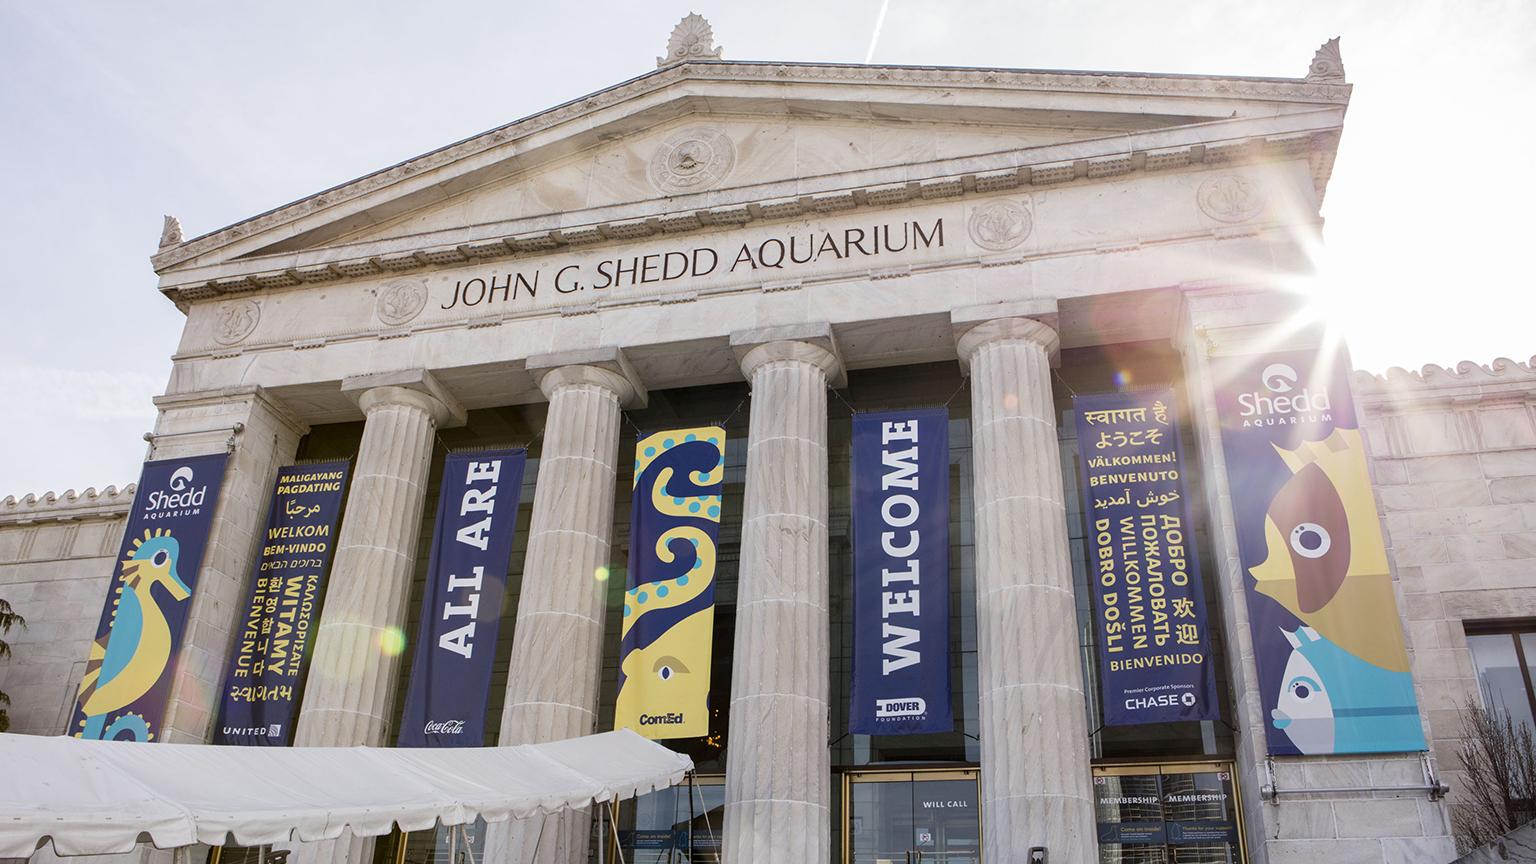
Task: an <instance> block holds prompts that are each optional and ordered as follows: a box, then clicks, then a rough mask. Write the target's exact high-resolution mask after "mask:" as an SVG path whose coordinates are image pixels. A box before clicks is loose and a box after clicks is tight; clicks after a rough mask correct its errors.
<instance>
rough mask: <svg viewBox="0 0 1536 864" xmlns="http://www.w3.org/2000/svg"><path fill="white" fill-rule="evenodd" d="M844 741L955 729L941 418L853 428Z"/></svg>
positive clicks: (904, 415)
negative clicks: (849, 679)
mask: <svg viewBox="0 0 1536 864" xmlns="http://www.w3.org/2000/svg"><path fill="white" fill-rule="evenodd" d="M853 574H854V575H853V694H852V700H851V701H852V706H851V710H850V711H849V712H848V731H849V732H851V733H855V734H862V735H912V734H918V733H922V732H949V731H951V730H953V729H954V728H955V718H954V712H953V710H952V709H951V707H950V702H949V677H950V676H949V412H948V411H946V410H945V409H943V408H929V409H921V410H913V411H890V412H886V413H880V414H857V415H855V416H854V418H853Z"/></svg>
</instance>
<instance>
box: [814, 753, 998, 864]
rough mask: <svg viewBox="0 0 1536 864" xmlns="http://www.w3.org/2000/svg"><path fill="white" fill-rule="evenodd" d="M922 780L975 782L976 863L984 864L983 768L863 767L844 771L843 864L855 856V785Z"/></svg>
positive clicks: (841, 859)
mask: <svg viewBox="0 0 1536 864" xmlns="http://www.w3.org/2000/svg"><path fill="white" fill-rule="evenodd" d="M919 780H973V781H975V783H976V841H977V845H976V860H977V861H978V862H983V864H984V860H985V859H983V857H982V854H983V853H982V850H981V836H982V831H983V830H985V828H984V826H985V823H986V818H987V814H986V812H985V808H983V807H982V806H981V769H980V768H964V767H962V768H953V767H948V768H895V767H892V768H868V769H865V768H860V769H855V770H850V771H844V772H842V786H843V788H842V803H843V807H842V814H843V820H842V821H843V824H842V835H843V850H842V857H841V858H840V859H839V860H840V861H842V862H843V864H848V861H849V858H850V856H851V855H852V854H853V831H852V830H851V829H852V825H853V810H852V808H851V807H850V804H851V803H852V800H853V784H855V783H911V782H914V781H919Z"/></svg>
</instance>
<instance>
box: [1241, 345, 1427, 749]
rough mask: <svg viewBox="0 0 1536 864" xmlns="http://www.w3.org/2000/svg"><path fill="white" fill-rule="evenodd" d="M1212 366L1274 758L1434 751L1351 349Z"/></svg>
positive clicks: (1273, 355)
mask: <svg viewBox="0 0 1536 864" xmlns="http://www.w3.org/2000/svg"><path fill="white" fill-rule="evenodd" d="M1211 369H1212V373H1213V375H1214V377H1215V380H1216V408H1217V412H1218V413H1219V415H1220V418H1221V432H1222V451H1223V453H1224V454H1225V456H1226V462H1227V477H1228V481H1229V483H1230V485H1231V495H1232V511H1233V517H1234V519H1235V522H1236V528H1237V541H1238V554H1239V557H1240V559H1241V563H1242V567H1243V576H1244V584H1245V587H1246V589H1247V591H1246V593H1247V598H1248V620H1249V628H1250V630H1251V631H1252V635H1253V643H1254V656H1255V660H1256V662H1257V664H1258V667H1259V683H1260V686H1261V687H1262V690H1263V693H1262V696H1263V706H1264V721H1265V724H1264V725H1265V729H1264V731H1265V734H1266V738H1267V741H1268V744H1269V752H1270V753H1272V754H1275V755H1296V754H1306V755H1313V754H1343V753H1400V752H1408V751H1414V750H1423V749H1424V746H1425V744H1424V730H1423V726H1422V724H1421V723H1420V721H1419V707H1418V701H1417V699H1416V698H1415V696H1414V692H1413V678H1412V676H1411V675H1410V673H1409V669H1408V651H1407V648H1406V646H1405V642H1404V639H1403V627H1402V621H1401V618H1400V617H1399V615H1398V609H1397V601H1396V598H1395V596H1394V594H1393V589H1392V574H1391V571H1390V570H1389V568H1388V566H1387V552H1386V544H1385V542H1384V540H1383V538H1382V533H1381V520H1380V518H1379V517H1378V515H1377V510H1376V503H1375V498H1374V495H1373V493H1372V489H1371V481H1370V474H1369V467H1368V464H1367V459H1366V453H1365V447H1364V442H1363V441H1362V436H1361V431H1360V422H1359V417H1358V415H1357V413H1356V411H1355V405H1354V399H1353V397H1352V396H1351V395H1350V389H1349V370H1350V365H1349V357H1348V355H1347V354H1345V352H1344V351H1343V350H1342V349H1340V350H1338V351H1335V352H1331V353H1321V352H1282V353H1271V354H1261V355H1251V356H1239V357H1226V358H1214V359H1213V360H1212V361H1211Z"/></svg>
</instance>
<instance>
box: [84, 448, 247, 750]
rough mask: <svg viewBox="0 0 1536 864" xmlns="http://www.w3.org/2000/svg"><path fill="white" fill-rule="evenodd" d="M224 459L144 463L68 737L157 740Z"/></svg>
mask: <svg viewBox="0 0 1536 864" xmlns="http://www.w3.org/2000/svg"><path fill="white" fill-rule="evenodd" d="M228 458H229V457H228V455H227V454H224V453H219V454H215V455H212V456H194V457H191V458H187V459H167V460H163V461H159V462H146V463H144V471H143V473H142V474H140V475H139V489H138V492H137V493H135V494H134V496H133V509H132V510H130V511H129V512H128V525H127V527H126V528H125V529H124V531H123V545H122V549H121V550H120V551H119V552H118V553H117V562H118V563H117V572H116V574H115V575H114V576H113V578H112V582H111V587H110V589H109V590H108V591H107V601H106V606H105V608H104V609H102V612H101V622H100V623H99V624H98V625H97V627H96V638H95V640H94V641H92V642H91V648H90V655H89V656H88V657H87V658H86V664H85V677H83V678H82V679H80V691H79V695H78V696H77V698H76V700H75V710H74V713H73V715H72V717H71V719H70V723H69V729H68V730H67V731H68V733H69V734H72V735H74V736H75V737H76V738H93V739H104V740H127V741H151V740H153V739H154V738H155V737H156V735H157V730H158V729H159V727H160V722H161V719H162V715H163V714H164V713H165V708H166V704H167V703H168V702H169V701H170V696H171V679H172V677H173V676H172V674H171V673H172V672H173V669H172V666H171V660H172V658H174V657H175V656H176V651H177V649H178V648H179V647H180V645H181V636H182V631H183V630H184V629H185V628H186V623H187V612H188V610H189V609H190V608H191V606H192V592H193V590H194V589H196V588H197V573H198V570H199V568H200V567H201V566H202V561H203V551H204V549H205V547H206V546H207V544H208V530H209V528H210V527H212V525H213V511H214V509H215V507H216V506H217V505H218V501H219V487H220V486H221V485H222V484H223V482H224V463H225V461H226V460H227V459H228Z"/></svg>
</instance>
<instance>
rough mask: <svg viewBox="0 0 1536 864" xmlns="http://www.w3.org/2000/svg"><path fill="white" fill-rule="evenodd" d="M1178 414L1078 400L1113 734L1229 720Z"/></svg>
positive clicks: (1102, 681) (1121, 398) (1124, 401)
mask: <svg viewBox="0 0 1536 864" xmlns="http://www.w3.org/2000/svg"><path fill="white" fill-rule="evenodd" d="M1173 404H1174V403H1173V391H1172V390H1144V391H1138V392H1134V393H1101V394H1095V395H1089V396H1074V397H1073V399H1072V406H1073V408H1074V409H1075V411H1076V413H1077V449H1078V454H1079V461H1080V462H1081V463H1082V475H1083V484H1082V490H1083V514H1084V516H1085V519H1086V522H1087V529H1088V571H1089V581H1090V583H1091V584H1092V585H1093V587H1094V591H1093V594H1094V600H1095V601H1096V602H1095V604H1094V606H1095V610H1094V611H1095V618H1096V620H1097V629H1098V643H1099V644H1098V647H1099V651H1098V654H1099V692H1100V693H1101V694H1102V697H1103V703H1104V725H1106V726H1129V725H1133V724H1137V723H1168V722H1173V721H1179V720H1215V719H1217V718H1218V717H1220V716H1221V708H1220V706H1219V705H1218V704H1217V697H1216V670H1215V667H1214V666H1213V665H1212V660H1211V640H1210V636H1209V634H1208V633H1207V631H1206V628H1207V619H1206V615H1205V589H1204V587H1203V586H1202V584H1201V581H1200V562H1199V561H1198V560H1197V558H1196V555H1195V536H1194V532H1193V531H1192V530H1191V528H1190V522H1189V504H1188V500H1187V499H1188V495H1187V493H1186V491H1185V488H1184V479H1183V472H1184V451H1183V447H1182V446H1181V444H1180V441H1179V427H1178V423H1177V421H1176V415H1175V413H1174V410H1173Z"/></svg>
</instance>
